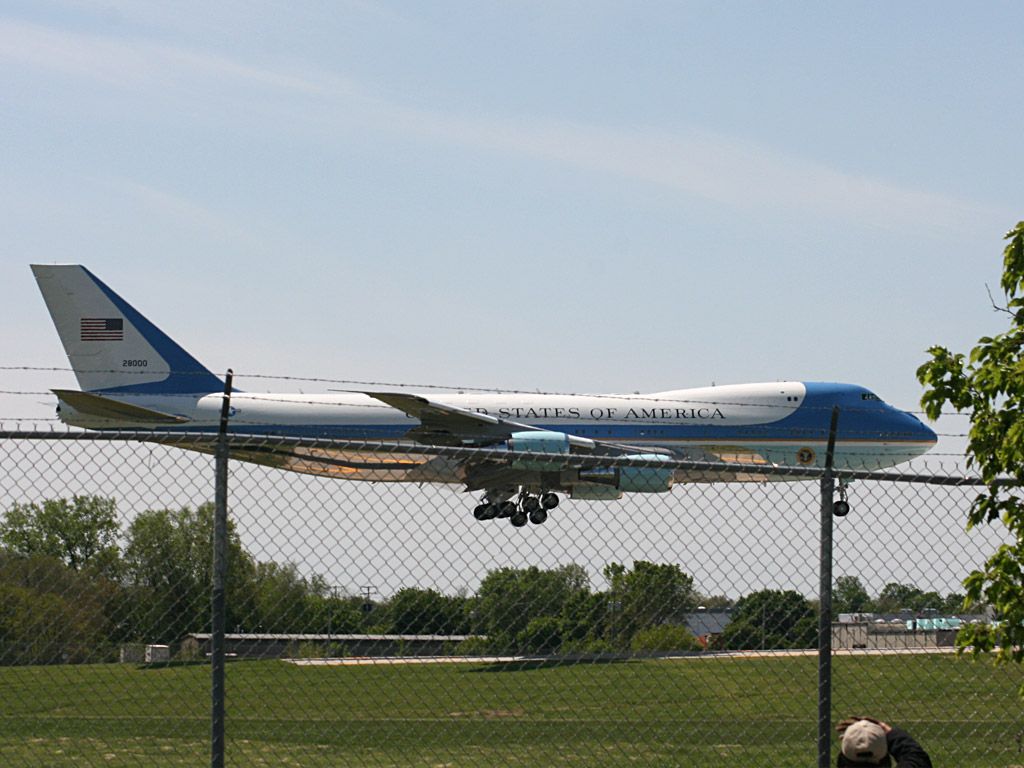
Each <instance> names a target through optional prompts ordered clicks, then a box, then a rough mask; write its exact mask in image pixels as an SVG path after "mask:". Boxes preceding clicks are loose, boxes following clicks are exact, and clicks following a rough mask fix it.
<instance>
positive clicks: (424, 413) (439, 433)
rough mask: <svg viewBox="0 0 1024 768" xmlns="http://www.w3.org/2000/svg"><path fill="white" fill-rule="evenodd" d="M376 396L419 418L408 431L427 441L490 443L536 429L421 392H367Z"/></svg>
mask: <svg viewBox="0 0 1024 768" xmlns="http://www.w3.org/2000/svg"><path fill="white" fill-rule="evenodd" d="M364 394H366V395H369V396H370V397H372V398H374V399H375V400H380V401H381V402H382V403H385V404H387V405H390V406H391V407H392V408H396V409H397V410H399V411H402V412H403V413H406V414H408V415H409V416H412V417H413V418H414V419H419V422H420V424H419V426H418V427H413V428H412V429H411V430H409V432H408V433H407V434H406V437H408V438H409V439H410V440H415V441H416V442H417V443H424V444H426V445H467V444H476V445H487V444H489V443H497V442H501V441H502V440H507V439H508V437H509V435H511V434H512V433H513V432H527V431H534V430H536V429H537V428H536V427H531V426H529V425H528V424H518V423H516V422H512V421H506V420H504V419H499V418H498V417H496V416H489V415H487V414H484V413H476V412H475V411H470V410H467V409H465V408H457V407H455V406H453V405H445V404H444V403H439V402H436V401H434V400H428V399H427V398H425V397H422V396H421V395H407V394H403V393H401V392H365V393H364Z"/></svg>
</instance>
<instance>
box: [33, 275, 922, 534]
mask: <svg viewBox="0 0 1024 768" xmlns="http://www.w3.org/2000/svg"><path fill="white" fill-rule="evenodd" d="M32 271H33V273H34V275H35V278H36V281H37V283H38V285H39V288H40V290H41V292H42V294H43V299H44V301H45V302H46V306H47V308H48V310H49V312H50V315H51V317H52V319H53V322H54V324H55V325H56V328H57V333H58V335H59V336H60V339H61V342H62V343H63V345H64V350H65V352H66V353H67V356H68V360H69V361H70V363H71V367H72V369H73V371H74V373H75V376H76V378H77V380H78V384H79V386H80V390H67V389H54V390H52V391H53V393H54V394H55V395H56V396H57V400H58V405H57V413H58V416H59V418H60V419H61V421H63V422H64V423H65V424H68V425H70V426H74V427H81V428H84V429H88V430H122V431H125V430H131V431H153V433H154V439H156V436H157V435H164V436H166V435H168V434H173V433H176V432H181V433H187V434H194V433H204V432H206V433H209V432H216V431H217V429H218V427H219V424H220V416H221V407H222V403H223V400H224V394H225V393H224V390H225V382H224V380H222V379H221V378H219V377H218V376H216V375H215V374H213V373H212V372H211V371H210V370H209V369H208V368H206V367H205V366H203V365H202V364H201V363H200V362H199V361H198V360H196V359H195V358H194V357H193V356H192V355H190V354H189V353H188V352H186V351H185V350H184V349H183V348H182V347H180V346H179V345H178V344H176V343H175V342H174V341H172V340H171V338H170V337H169V336H167V335H166V334H165V333H164V332H163V331H161V330H160V329H159V328H157V327H156V326H155V325H154V324H153V323H152V322H150V321H149V320H148V319H146V318H145V317H144V316H143V315H142V314H140V313H139V312H138V311H137V310H136V309H135V308H134V307H132V306H131V305H130V304H128V303H127V302H126V301H125V300H124V299H122V298H121V297H120V296H119V295H118V294H116V293H115V292H114V291H113V290H111V289H110V288H109V287H108V286H107V285H106V284H105V283H103V282H102V281H101V280H100V279H99V278H97V277H96V276H95V275H93V273H92V272H90V271H89V270H88V269H86V268H85V267H84V266H81V265H72V264H67V265H32ZM229 402H230V417H229V420H228V430H229V432H231V433H232V434H236V435H248V436H258V437H260V438H262V439H261V441H260V443H259V444H257V445H249V444H246V445H244V446H242V447H241V448H237V449H236V448H234V447H233V448H232V453H231V457H232V458H234V459H237V460H241V461H249V462H253V463H257V464H263V465H268V466H272V467H276V468H279V469H284V470H290V471H295V472H303V473H308V474H316V475H322V476H328V477H336V478H342V479H346V480H364V481H377V482H411V483H454V484H459V485H462V486H464V489H465V490H466V491H471V492H481V497H480V503H479V504H478V505H477V506H476V507H475V509H474V512H473V514H474V517H476V518H477V519H478V520H488V519H493V518H508V519H509V520H510V521H511V523H512V524H513V525H514V526H517V527H522V526H524V525H526V523H527V522H531V523H533V524H541V523H543V522H545V521H546V520H547V518H548V512H549V511H550V510H552V509H554V508H555V507H557V506H558V504H559V501H560V497H559V494H562V495H567V496H568V497H570V498H573V499H584V500H612V499H620V498H622V496H623V494H625V493H666V492H669V491H670V490H671V489H672V486H673V484H675V483H683V482H695V481H743V480H758V481H764V480H766V479H768V478H767V477H766V476H765V475H758V474H756V473H755V474H751V472H750V470H749V467H750V465H751V464H755V465H762V466H768V465H772V466H792V467H802V468H807V467H819V468H820V467H823V466H824V463H825V453H826V445H827V442H828V437H829V431H830V430H829V427H830V420H831V414H832V410H833V408H834V407H836V406H838V407H839V409H840V417H839V421H838V430H837V434H836V441H835V449H834V467H835V468H837V469H859V470H877V469H882V468H886V467H892V466H896V465H898V464H901V463H903V462H906V461H909V460H911V459H913V458H914V457H917V456H920V455H922V454H924V453H925V452H927V451H928V450H929V449H931V448H932V447H933V446H934V445H935V443H936V435H935V433H934V432H933V431H932V430H931V429H930V428H929V427H928V426H926V425H925V424H923V423H922V422H921V421H920V420H919V419H918V418H917V417H916V416H914V415H913V414H910V413H907V412H905V411H901V410H899V409H897V408H894V407H892V406H890V405H888V404H886V403H885V402H883V401H882V400H881V399H880V398H879V397H878V396H877V395H875V394H874V393H873V392H871V391H870V390H868V389H866V388H864V387H862V386H858V385H853V384H840V383H828V382H800V381H783V382H770V383H756V384H736V385H725V386H714V387H702V388H696V389H676V390H669V391H664V392H653V393H649V394H643V395H640V394H635V395H624V394H618V395H615V394H613V395H578V394H540V393H537V394H530V393H521V392H513V393H490V392H476V393H465V392H461V393H457V394H456V393H452V394H443V395H426V394H415V393H406V392H398V391H352V392H347V391H346V392H330V393H326V394H303V393H277V394H266V393H250V392H242V391H238V390H234V389H233V390H232V391H231V393H230V401H229ZM294 438H315V439H316V442H312V443H311V442H309V441H306V442H303V441H297V440H295V439H294ZM330 441H347V442H339V443H335V444H332V443H331V442H330ZM353 441H355V442H353ZM183 447H186V448H192V449H194V450H206V451H209V450H210V448H209V443H202V444H199V443H197V444H195V445H189V444H187V443H186V444H185V445H183ZM453 449H457V450H453ZM503 452H507V454H508V455H507V457H506V456H505V454H504V453H503ZM524 456H525V458H524ZM586 457H621V458H623V459H628V460H630V461H628V462H620V465H619V466H612V465H609V462H605V463H604V464H603V465H602V464H601V463H599V462H598V463H593V462H591V463H590V464H587V463H586V462H585V461H578V462H576V463H575V464H574V463H573V462H572V461H571V459H574V458H584V459H585V458H586ZM676 460H688V461H691V462H697V461H702V462H708V461H713V462H716V463H718V465H722V464H723V463H724V464H725V465H727V464H729V463H732V464H735V465H736V466H737V468H738V470H737V471H735V472H733V471H730V469H729V468H728V467H726V468H725V469H720V470H717V471H714V472H709V471H708V470H707V469H706V468H705V469H701V470H699V471H697V470H688V469H679V468H678V467H674V466H660V464H664V463H666V462H669V461H676ZM623 464H625V465H623ZM772 479H776V478H772ZM783 479H785V478H783ZM804 479H806V478H804ZM843 503H845V499H844V500H843ZM837 514H839V513H837Z"/></svg>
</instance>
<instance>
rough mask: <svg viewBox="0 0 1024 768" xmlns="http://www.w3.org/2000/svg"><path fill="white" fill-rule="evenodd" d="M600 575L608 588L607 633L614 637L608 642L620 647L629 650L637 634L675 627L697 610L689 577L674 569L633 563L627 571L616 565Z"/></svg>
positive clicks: (676, 567)
mask: <svg viewBox="0 0 1024 768" xmlns="http://www.w3.org/2000/svg"><path fill="white" fill-rule="evenodd" d="M604 575H605V578H606V579H608V583H609V584H610V585H611V589H610V590H609V600H610V601H611V609H612V611H613V615H612V616H611V617H610V618H609V631H610V633H611V634H612V635H614V637H610V638H609V639H610V640H612V642H613V643H616V644H618V645H621V646H623V647H628V646H629V643H630V639H631V638H632V637H633V635H634V634H636V633H637V632H638V631H639V630H641V629H646V628H648V627H653V626H657V625H658V624H668V623H679V622H681V621H682V620H683V616H684V615H685V614H687V613H689V612H690V611H692V610H694V609H695V608H696V607H697V598H698V597H699V596H698V594H697V592H696V591H695V590H694V588H693V577H691V576H689V575H687V574H685V573H683V571H682V569H681V568H680V567H679V566H678V565H674V564H669V563H664V564H658V563H650V562H647V561H646V560H636V561H634V562H633V568H632V570H630V569H628V568H626V566H624V565H622V564H620V563H609V564H608V565H607V566H606V567H605V569H604Z"/></svg>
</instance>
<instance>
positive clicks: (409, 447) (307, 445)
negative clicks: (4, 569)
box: [0, 430, 1020, 486]
mask: <svg viewBox="0 0 1024 768" xmlns="http://www.w3.org/2000/svg"><path fill="white" fill-rule="evenodd" d="M217 439H218V438H217V435H216V434H215V433H210V432H184V431H182V432H159V431H152V430H141V431H105V432H84V431H83V432H77V431H70V430H69V431H58V430H50V431H47V430H0V440H51V441H83V442H142V443H157V444H160V445H167V446H177V447H180V448H187V449H192V450H200V451H210V452H212V451H213V449H214V447H215V445H216V443H217ZM227 441H228V444H229V447H230V448H231V449H234V450H237V451H246V450H249V451H253V450H256V451H260V450H267V449H268V448H269V447H273V448H274V449H275V450H277V451H280V450H296V451H301V450H320V451H322V450H326V449H335V450H345V451H359V452H364V453H381V454H393V453H403V454H416V455H426V456H444V457H447V458H452V459H459V458H468V457H470V456H472V457H473V458H475V459H478V460H484V461H486V460H492V461H498V462H510V461H515V460H523V461H530V460H533V461H536V460H537V459H538V457H543V458H544V460H545V461H548V462H551V463H552V464H556V463H557V465H558V466H559V467H560V468H565V469H584V468H592V467H635V468H641V467H654V468H661V469H674V470H682V471H688V472H695V473H707V475H708V479H709V480H710V481H714V480H715V479H716V477H715V476H716V475H723V477H720V478H719V479H720V481H721V482H729V481H730V479H734V478H735V476H737V475H748V476H750V477H751V478H755V479H756V478H758V477H764V478H765V479H768V478H778V477H782V478H787V479H790V480H796V481H812V480H820V479H822V478H825V477H828V476H831V477H832V478H834V479H836V480H842V481H850V480H873V481H878V482H888V483H916V484H925V485H941V486H985V485H989V486H1018V485H1020V481H1019V480H1017V479H1016V478H1012V477H1000V478H996V479H995V480H993V481H992V482H986V481H985V480H983V479H982V478H980V477H977V476H970V475H957V474H938V473H922V472H893V471H891V470H889V471H878V470H857V469H832V470H827V469H825V468H820V467H796V466H786V465H780V464H770V463H755V462H735V461H705V460H693V459H683V458H675V457H668V456H666V457H665V458H658V457H651V456H650V455H645V456H643V457H635V456H621V455H600V454H552V453H537V452H532V451H514V450H508V449H505V448H491V447H482V448H481V447H464V446H444V445H422V444H420V443H413V442H408V441H396V442H383V441H366V440H325V439H320V438H301V437H278V436H269V435H250V434H242V433H233V434H229V435H228V436H227Z"/></svg>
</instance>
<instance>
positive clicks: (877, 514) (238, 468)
mask: <svg viewBox="0 0 1024 768" xmlns="http://www.w3.org/2000/svg"><path fill="white" fill-rule="evenodd" d="M57 437H58V436H55V435H52V434H48V433H39V434H38V435H26V434H23V433H17V434H16V433H6V435H4V436H3V437H2V439H0V512H2V514H3V518H2V527H0V534H2V541H0V543H2V549H0V598H2V599H0V665H2V666H0V763H3V764H4V765H17V766H20V765H105V766H110V765H125V766H127V765H132V766H135V765H196V764H202V763H205V762H208V761H209V755H210V732H211V714H210V695H211V694H210V686H211V684H210V662H209V658H208V655H209V653H210V651H211V623H210V585H211V578H212V576H211V574H212V561H211V545H210V541H211V535H212V531H213V525H214V505H213V499H214V491H215V478H214V459H213V457H212V456H211V455H209V453H212V447H211V446H209V445H206V446H197V445H194V444H193V446H192V447H193V448H195V447H200V448H202V449H203V451H206V452H203V451H196V450H182V448H181V447H180V446H175V445H166V444H157V443H152V442H140V441H138V440H129V439H116V438H115V439H107V438H105V439H85V438H84V437H83V436H81V435H67V436H61V439H56V438H57ZM44 438H45V439H44ZM250 448H251V446H250ZM609 461H611V460H609ZM949 469H950V468H949V467H945V466H940V465H938V464H937V463H935V462H927V461H919V462H918V463H916V465H915V466H914V467H913V468H912V471H913V472H914V473H915V475H914V477H909V476H904V477H903V478H901V480H902V481H882V480H877V479H869V480H860V481H856V482H854V483H852V484H851V486H850V488H849V502H850V505H851V512H850V514H849V515H848V516H846V517H841V518H835V520H834V560H833V574H834V577H835V579H834V583H835V589H834V594H833V625H832V635H831V642H832V652H833V657H832V721H833V722H835V721H838V720H840V719H841V718H843V717H846V716H848V715H873V716H876V717H879V718H881V719H883V720H886V721H888V722H892V723H895V724H898V725H900V726H901V727H903V728H905V729H907V730H908V731H910V732H911V733H912V734H913V735H914V736H915V738H917V739H918V740H919V741H920V742H921V743H922V744H923V745H924V746H925V747H926V748H927V749H928V751H929V752H930V754H931V756H932V759H933V762H934V764H935V765H936V766H940V765H946V766H959V767H960V768H969V767H974V766H978V767H980V766H1001V767H1007V766H1016V765H1024V755H1022V754H1021V739H1022V733H1024V715H1022V713H1021V708H1020V700H1019V698H1018V695H1017V690H1018V688H1019V686H1020V685H1021V683H1022V681H1024V677H1022V674H1021V671H1020V670H1019V669H1017V668H1014V667H994V666H993V665H992V664H990V663H989V662H988V661H984V660H983V661H977V662H976V661H972V660H970V659H968V658H964V657H959V656H958V655H956V653H954V652H953V650H954V649H953V645H954V638H955V635H956V628H957V626H958V625H959V624H960V623H961V622H964V621H987V620H991V618H992V617H991V616H988V615H986V612H985V610H984V607H983V606H980V607H975V608H973V609H972V610H971V612H970V613H966V612H965V611H964V610H963V608H962V605H961V598H962V595H961V594H960V593H961V592H962V586H961V582H962V580H963V579H964V577H965V576H966V575H967V574H968V573H969V572H970V571H971V569H972V568H974V567H976V566H978V565H980V564H981V563H982V562H983V561H984V559H985V558H986V557H987V556H988V555H989V554H990V553H991V552H992V551H993V550H994V549H995V548H996V547H997V546H999V544H1001V543H1003V541H1004V537H1005V532H1004V531H1003V530H1001V529H1000V528H999V527H997V526H993V527H988V528H978V529H975V530H972V531H969V532H968V531H965V530H964V522H965V520H966V514H967V509H968V507H969V506H970V504H971V501H972V499H973V497H974V494H975V493H976V490H975V489H974V488H973V487H971V486H969V485H956V484H947V485H940V484H935V483H933V482H930V481H929V480H930V479H932V478H934V480H935V481H936V482H946V483H953V480H952V479H949V478H947V479H945V480H943V478H944V477H946V476H947V475H948V474H949ZM775 480H778V481H774V482H748V483H722V482H719V483H692V484H684V485H677V486H676V487H675V488H674V489H673V490H672V491H671V492H670V493H665V494H655V493H651V494H639V493H638V494H627V495H626V496H625V497H624V498H623V499H622V500H619V501H607V502H604V501H574V500H571V499H566V500H564V501H563V502H562V503H561V504H560V505H559V506H558V507H557V508H556V509H554V510H552V511H551V514H550V517H549V519H548V520H547V522H546V523H545V524H543V525H532V524H531V525H526V526H523V527H514V526H512V525H509V521H508V520H502V519H493V520H477V519H474V514H473V511H474V507H475V506H476V504H477V503H478V500H477V498H476V495H474V494H467V493H462V492H460V491H459V490H458V488H456V487H452V486H439V485H432V484H429V483H427V484H423V485H411V484H399V483H363V482H351V481H346V480H344V479H340V480H339V479H334V478H327V477H315V476H309V475H302V474H297V473H294V472H286V471H282V470H279V469H273V468H269V467H264V466H259V465H255V464H250V463H243V462H238V461H234V460H232V461H231V462H230V464H229V477H228V488H229V513H230V524H229V532H228V552H229V555H228V558H229V572H228V576H227V583H226V587H225V596H226V626H225V630H226V633H227V634H226V638H225V650H226V653H227V657H228V659H229V663H228V665H227V673H226V678H227V682H226V691H227V699H226V724H227V725H226V755H227V762H228V764H231V765H296V766H342V765H343V766H509V765H524V766H534V765H543V766H600V765H616V766H621V765H637V766H676V765H691V764H693V765H697V764H700V765H713V766H747V767H749V766H765V767H766V768H767V766H773V767H777V766H809V765H813V764H815V760H816V756H817V754H818V752H817V741H816V739H817V726H818V722H817V704H818V659H817V651H816V650H815V649H816V647H817V644H818V602H817V595H818V578H819V576H818V574H819V565H820V564H819V514H820V497H819V482H818V481H817V480H815V479H806V480H794V479H790V478H775ZM909 480H914V482H909ZM835 749H836V747H835V745H833V758H832V759H833V760H834V751H835Z"/></svg>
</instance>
